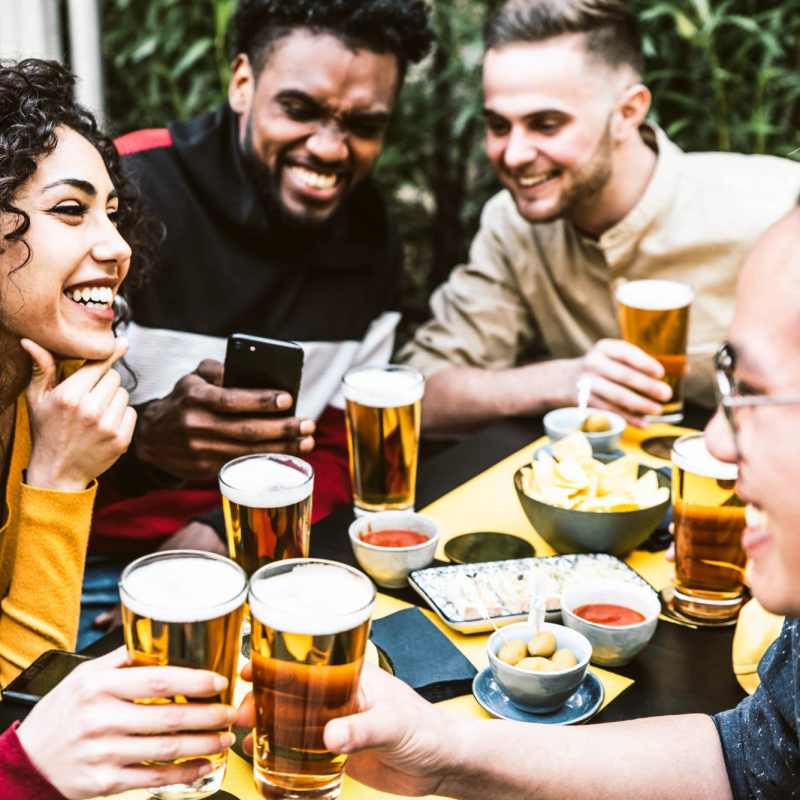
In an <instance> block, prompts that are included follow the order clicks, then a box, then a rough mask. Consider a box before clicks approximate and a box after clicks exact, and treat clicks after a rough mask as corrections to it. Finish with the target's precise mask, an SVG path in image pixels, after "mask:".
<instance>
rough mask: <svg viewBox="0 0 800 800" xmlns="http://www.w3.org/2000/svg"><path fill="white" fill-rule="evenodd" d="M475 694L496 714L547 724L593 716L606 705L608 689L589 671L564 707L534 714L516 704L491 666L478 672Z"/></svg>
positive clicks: (483, 704) (564, 723)
mask: <svg viewBox="0 0 800 800" xmlns="http://www.w3.org/2000/svg"><path fill="white" fill-rule="evenodd" d="M472 694H473V695H475V699H476V700H477V701H478V703H480V705H481V706H483V708H484V709H485V710H486V711H488V712H489V713H490V714H491V715H492V716H493V717H499V718H500V719H508V720H511V721H512V722H543V723H545V724H546V725H575V724H576V723H577V722H585V721H586V720H587V719H589V718H590V717H593V716H594V715H595V714H596V713H597V711H598V710H599V708H600V706H601V705H602V704H603V697H604V696H605V690H604V689H603V684H602V683H601V682H600V679H599V678H598V677H596V676H595V675H593V674H592V673H591V672H587V673H586V677H585V678H584V679H583V683H581V685H580V686H579V687H578V688H577V689H576V690H575V693H574V694H573V695H571V696H570V697H568V698H567V701H566V702H565V703H564V705H563V706H561V708H557V709H556V710H555V711H545V712H544V713H542V714H533V713H531V712H530V711H523V710H522V709H521V708H518V707H517V706H515V705H514V704H513V703H512V702H511V701H510V700H509V699H508V697H506V695H505V694H504V693H503V690H502V689H501V688H500V686H499V684H498V683H497V681H495V679H494V676H493V675H492V671H491V670H490V669H489V667H486V668H485V669H484V670H482V671H481V672H479V673H478V674H477V675H476V676H475V679H474V680H473V681H472Z"/></svg>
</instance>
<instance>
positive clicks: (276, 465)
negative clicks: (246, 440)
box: [219, 453, 314, 577]
mask: <svg viewBox="0 0 800 800" xmlns="http://www.w3.org/2000/svg"><path fill="white" fill-rule="evenodd" d="M219 488H220V491H221V492H222V508H223V511H224V513H225V529H226V532H227V535H228V554H229V555H230V557H231V558H232V559H233V560H234V561H236V563H237V564H239V565H240V566H241V567H242V569H244V571H245V572H246V573H247V575H248V577H249V576H251V575H252V574H253V573H254V572H255V571H256V570H257V569H258V568H259V567H261V566H263V565H264V564H269V563H271V562H273V561H279V560H280V559H282V558H303V557H305V556H307V555H308V548H309V544H310V535H311V493H312V490H313V488H314V469H313V468H312V466H311V465H310V464H309V463H308V462H306V461H303V460H302V459H301V458H296V457H295V456H288V455H279V454H276V453H263V454H258V455H251V456H243V457H242V458H236V459H234V460H233V461H229V462H228V463H227V464H225V466H224V467H223V468H222V469H221V470H220V472H219Z"/></svg>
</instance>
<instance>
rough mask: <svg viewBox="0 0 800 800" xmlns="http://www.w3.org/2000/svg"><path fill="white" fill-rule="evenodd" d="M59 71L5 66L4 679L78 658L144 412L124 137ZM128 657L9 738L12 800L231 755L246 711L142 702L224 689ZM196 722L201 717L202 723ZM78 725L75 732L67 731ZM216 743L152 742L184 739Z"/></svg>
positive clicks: (88, 791)
mask: <svg viewBox="0 0 800 800" xmlns="http://www.w3.org/2000/svg"><path fill="white" fill-rule="evenodd" d="M73 84H74V78H73V76H72V75H71V74H70V73H69V72H67V71H66V70H65V69H64V68H63V67H61V66H59V65H58V64H56V63H54V62H46V61H39V60H35V59H29V60H26V61H22V62H19V63H17V64H14V63H9V64H0V359H2V360H0V487H2V488H3V490H4V498H5V502H4V503H3V504H2V505H0V682H2V684H4V685H5V684H7V683H8V681H9V680H10V679H11V678H13V677H14V676H15V675H16V674H17V673H18V672H19V671H20V670H21V669H23V668H25V667H26V666H27V665H28V664H30V663H31V662H32V661H33V660H34V659H35V658H36V657H37V656H38V655H39V654H40V653H42V652H44V651H45V650H48V649H51V648H66V649H71V648H72V647H73V646H74V644H75V637H76V633H77V626H78V611H79V602H80V589H81V578H82V574H83V564H84V558H85V554H86V546H87V540H88V536H89V526H90V521H91V514H92V505H93V502H94V495H95V489H96V478H97V476H98V475H100V474H101V473H102V472H104V471H105V470H106V469H108V467H109V466H110V465H111V464H112V463H113V462H114V461H115V460H116V459H117V458H118V457H119V456H120V455H121V454H122V453H123V452H124V450H125V449H126V448H127V446H128V443H129V442H130V439H131V435H132V433H133V427H134V424H135V420H136V415H135V413H134V411H133V409H131V408H130V407H129V405H128V395H127V393H126V392H125V391H124V390H123V389H122V388H121V387H120V378H119V375H118V373H117V372H116V371H115V370H113V369H112V365H113V364H114V362H115V361H117V360H118V359H119V358H120V357H121V356H122V355H123V353H124V352H125V348H126V343H125V342H124V341H123V340H118V339H116V338H115V337H114V333H113V331H112V322H113V317H114V313H113V304H114V299H115V296H116V295H117V292H118V291H119V288H120V285H121V283H122V281H123V280H124V279H125V276H126V274H127V272H128V267H129V264H130V259H131V247H130V244H129V240H130V239H131V238H132V237H133V235H134V232H135V230H136V227H137V225H138V222H139V214H138V204H137V200H136V197H135V194H134V193H133V191H132V190H131V187H130V186H129V185H128V183H127V182H126V180H125V179H124V177H123V175H122V173H121V171H120V169H119V163H118V160H117V156H116V152H115V150H114V147H113V145H112V143H111V142H110V140H109V139H108V138H106V137H105V136H103V135H102V134H101V133H99V131H98V130H97V125H96V123H95V120H94V119H93V117H92V116H91V114H89V113H88V112H87V111H86V110H84V109H82V108H81V107H80V106H78V105H76V104H75V103H74V101H73V100H72V89H73ZM126 665H127V658H126V656H125V653H124V651H118V652H116V653H112V654H111V655H110V656H107V657H105V658H104V659H100V660H98V661H96V662H93V663H90V664H87V665H85V666H82V667H80V668H79V669H78V670H76V671H75V672H73V673H72V675H70V676H69V677H68V678H67V679H66V680H65V681H64V682H63V683H62V684H60V685H59V686H58V687H57V688H56V689H55V690H54V691H53V692H51V693H50V694H48V695H47V696H46V697H45V698H44V699H43V700H42V701H41V702H40V703H39V704H38V705H37V706H36V707H35V708H34V710H33V711H32V712H31V714H30V715H29V717H28V718H27V719H26V720H25V722H24V723H23V724H22V725H21V726H20V727H19V728H18V729H14V728H12V729H10V730H8V731H7V732H6V733H4V734H2V735H1V736H0V796H1V797H36V798H37V799H38V800H45V798H48V799H49V798H50V797H53V798H56V797H64V796H65V797H68V798H79V797H90V796H94V795H98V794H107V793H111V792H117V791H122V790H124V789H128V788H133V787H145V786H163V785H165V784H171V783H184V782H191V781H193V780H195V779H197V778H198V777H200V776H202V775H203V774H204V773H205V772H208V771H209V769H210V766H209V765H208V764H204V765H201V764H200V763H199V762H197V761H195V762H189V763H186V764H183V765H181V766H164V767H152V766H140V765H141V764H142V762H148V761H153V760H159V759H164V758H175V757H176V756H178V757H180V756H196V755H198V754H210V753H216V752H220V751H221V750H223V749H224V748H225V747H226V746H229V745H230V743H231V742H230V741H229V739H230V734H227V733H219V732H214V731H215V729H216V730H217V731H219V729H221V728H226V727H227V726H228V725H229V724H230V722H231V721H232V719H233V716H234V713H233V710H232V709H231V708H229V707H227V706H222V705H217V704H207V705H206V704H203V705H196V706H191V707H186V706H184V707H183V709H180V708H179V707H177V706H170V705H167V706H143V705H135V704H134V703H132V702H130V701H131V700H133V699H135V698H137V697H148V696H174V695H188V696H202V697H207V696H210V695H215V694H218V693H219V692H220V689H221V686H222V684H226V683H227V682H226V681H225V679H224V678H222V677H221V676H219V675H214V674H213V673H209V672H201V671H196V670H182V669H174V668H157V667H154V668H141V669H122V667H124V666H126ZM187 713H188V714H189V715H190V717H191V719H189V718H187V716H186V714H187ZM65 722H66V723H67V724H66V725H64V724H63V723H65ZM187 729H188V730H193V731H210V732H209V733H194V734H179V735H174V736H168V735H164V736H159V735H155V736H153V735H150V736H143V735H142V734H154V733H158V732H159V731H169V730H187Z"/></svg>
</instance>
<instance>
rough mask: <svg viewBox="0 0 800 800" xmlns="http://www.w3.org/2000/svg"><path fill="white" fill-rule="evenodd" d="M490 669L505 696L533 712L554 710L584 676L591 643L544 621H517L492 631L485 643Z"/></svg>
mask: <svg viewBox="0 0 800 800" xmlns="http://www.w3.org/2000/svg"><path fill="white" fill-rule="evenodd" d="M486 647H487V650H488V654H489V667H490V669H491V670H492V675H493V676H494V679H495V680H496V681H497V683H498V684H499V685H500V688H501V689H502V690H503V692H505V694H506V696H507V697H508V699H509V700H510V701H511V702H512V703H513V704H514V705H515V706H518V707H519V708H521V709H522V710H523V711H529V712H532V713H534V714H536V713H537V712H538V713H545V712H548V711H554V710H555V709H557V708H558V707H559V706H561V705H563V703H564V702H565V701H566V700H567V698H569V697H570V696H571V695H572V694H573V692H574V691H575V690H576V689H577V688H578V686H580V684H581V682H582V681H583V679H584V677H585V676H586V669H587V667H588V666H589V659H590V658H591V655H592V645H591V644H590V643H589V640H588V639H587V638H586V637H585V636H584V635H583V634H581V633H578V632H577V631H574V630H571V629H570V628H565V627H564V626H563V625H555V624H553V623H550V622H545V623H544V624H543V625H542V626H541V629H540V631H539V632H538V634H536V635H534V629H533V625H532V624H530V623H528V622H518V623H516V624H514V625H507V626H506V627H504V628H500V629H499V630H497V631H495V632H494V633H493V634H492V635H491V636H490V637H489V641H488V643H487V645H486Z"/></svg>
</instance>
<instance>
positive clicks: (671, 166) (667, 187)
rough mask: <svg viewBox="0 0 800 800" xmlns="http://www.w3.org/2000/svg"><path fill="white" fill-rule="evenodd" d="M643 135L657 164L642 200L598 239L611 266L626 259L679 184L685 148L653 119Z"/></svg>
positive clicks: (660, 214)
mask: <svg viewBox="0 0 800 800" xmlns="http://www.w3.org/2000/svg"><path fill="white" fill-rule="evenodd" d="M640 135H641V137H642V139H644V141H645V142H646V143H647V144H648V145H649V146H651V147H652V148H653V149H654V150H655V151H656V153H657V158H656V166H655V169H654V170H653V176H652V177H651V178H650V182H649V183H648V184H647V188H646V189H645V190H644V194H643V195H642V196H641V197H640V198H639V202H638V203H636V205H635V206H634V207H633V208H632V209H631V210H630V211H629V212H628V213H627V214H626V215H625V216H624V217H623V218H622V219H621V220H620V221H619V222H618V223H617V224H616V225H614V226H612V227H611V228H609V229H608V230H607V231H606V232H605V233H603V235H602V236H601V237H600V239H599V240H598V246H599V248H600V249H601V250H602V251H603V253H604V254H605V257H606V261H607V262H608V265H609V267H610V268H611V269H612V270H613V269H614V268H615V266H617V265H619V264H620V263H621V262H623V261H624V260H625V256H626V255H627V254H628V253H629V252H630V251H631V250H632V249H633V248H634V247H635V246H636V244H637V242H638V241H639V239H641V237H642V236H643V235H644V233H645V232H646V231H647V230H648V228H650V227H651V226H652V225H653V223H654V222H655V221H656V220H658V219H659V218H661V217H662V216H663V215H664V214H665V213H666V212H667V210H668V209H669V207H670V206H671V205H672V202H673V198H674V196H675V190H676V188H677V184H678V176H679V173H680V164H679V162H680V159H681V158H682V156H683V151H682V150H681V149H680V148H679V147H678V146H677V145H676V144H674V143H673V142H671V141H670V140H669V139H668V138H667V135H666V134H665V133H664V131H663V130H661V128H659V127H658V126H657V125H655V124H653V123H645V124H643V125H642V127H641V129H640Z"/></svg>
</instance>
